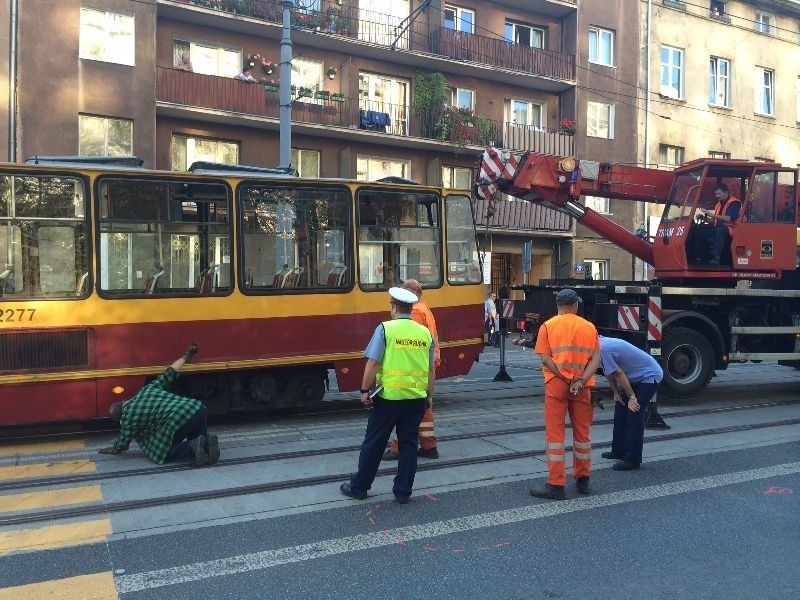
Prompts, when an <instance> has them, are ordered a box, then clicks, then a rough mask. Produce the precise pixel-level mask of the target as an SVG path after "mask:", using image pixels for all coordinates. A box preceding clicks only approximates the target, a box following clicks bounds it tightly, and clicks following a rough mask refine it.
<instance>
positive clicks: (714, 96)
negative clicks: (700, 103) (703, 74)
mask: <svg viewBox="0 0 800 600" xmlns="http://www.w3.org/2000/svg"><path fill="white" fill-rule="evenodd" d="M708 103H709V104H711V105H713V106H724V107H726V108H730V106H731V63H730V61H729V60H727V59H724V58H717V57H716V56H712V57H711V58H710V59H709V62H708Z"/></svg>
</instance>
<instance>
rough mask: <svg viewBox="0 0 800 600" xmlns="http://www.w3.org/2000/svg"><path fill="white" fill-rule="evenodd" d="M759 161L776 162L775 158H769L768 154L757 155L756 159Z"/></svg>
mask: <svg viewBox="0 0 800 600" xmlns="http://www.w3.org/2000/svg"><path fill="white" fill-rule="evenodd" d="M754 160H756V161H757V162H765V163H774V162H775V159H774V158H767V157H766V156H756V157H755V159H754Z"/></svg>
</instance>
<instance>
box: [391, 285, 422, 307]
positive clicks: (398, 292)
mask: <svg viewBox="0 0 800 600" xmlns="http://www.w3.org/2000/svg"><path fill="white" fill-rule="evenodd" d="M389 295H390V296H391V297H392V298H394V299H395V300H397V301H398V302H403V303H404V304H414V303H415V302H419V298H417V296H416V294H414V292H410V291H409V290H405V289H403V288H401V287H391V288H389Z"/></svg>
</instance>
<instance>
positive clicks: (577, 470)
mask: <svg viewBox="0 0 800 600" xmlns="http://www.w3.org/2000/svg"><path fill="white" fill-rule="evenodd" d="M544 390H545V391H544V394H545V395H544V422H545V440H546V444H545V451H546V453H547V472H548V475H547V483H549V484H550V485H565V484H566V482H567V472H566V464H565V449H564V448H565V445H564V438H565V429H566V426H565V419H566V416H567V413H569V418H570V423H571V424H572V440H573V441H572V476H573V477H575V478H578V477H588V476H589V475H590V473H591V470H592V440H591V437H590V433H589V428H590V426H591V424H592V420H593V418H594V407H593V406H592V400H591V396H590V388H584V389H583V390H581V392H580V393H579V394H578V395H577V396H573V395H572V394H570V393H569V385H568V384H567V383H565V382H563V381H561V380H560V379H551V380H550V381H548V382H547V383H546V384H545V386H544Z"/></svg>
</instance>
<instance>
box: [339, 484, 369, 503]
mask: <svg viewBox="0 0 800 600" xmlns="http://www.w3.org/2000/svg"><path fill="white" fill-rule="evenodd" d="M339 489H340V490H341V492H342V493H343V494H344V495H345V496H349V497H350V498H355V499H356V500H366V499H367V492H357V491H356V490H354V489H352V488H351V487H350V483H349V482H348V483H343V484H342V485H340V486H339Z"/></svg>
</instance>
